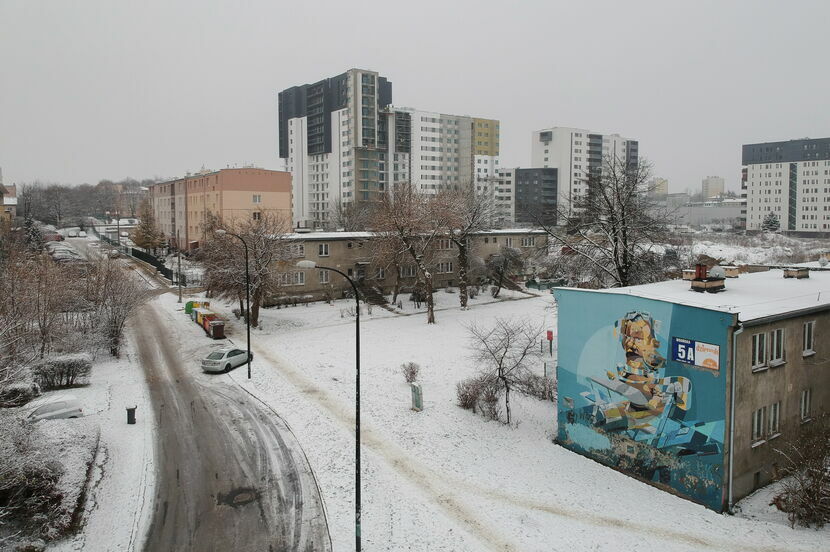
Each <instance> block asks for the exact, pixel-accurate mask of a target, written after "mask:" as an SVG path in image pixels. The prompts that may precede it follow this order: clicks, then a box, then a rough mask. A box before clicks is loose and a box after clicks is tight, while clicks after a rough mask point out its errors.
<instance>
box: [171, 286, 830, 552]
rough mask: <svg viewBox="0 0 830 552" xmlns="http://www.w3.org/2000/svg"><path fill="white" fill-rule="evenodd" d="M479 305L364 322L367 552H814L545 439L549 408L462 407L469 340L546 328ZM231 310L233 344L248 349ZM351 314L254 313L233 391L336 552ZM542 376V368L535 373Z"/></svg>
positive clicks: (751, 517) (522, 403) (774, 517)
mask: <svg viewBox="0 0 830 552" xmlns="http://www.w3.org/2000/svg"><path fill="white" fill-rule="evenodd" d="M502 293H503V294H504V299H505V300H501V301H497V302H493V301H492V299H491V298H490V297H489V296H486V295H480V296H479V298H478V299H476V300H473V301H472V302H471V304H472V305H473V307H472V308H471V309H469V310H467V311H461V310H460V309H459V308H458V296H457V295H456V294H449V293H445V292H444V291H439V292H436V294H435V297H436V300H437V302H438V307H439V308H438V310H437V312H436V319H437V324H435V325H427V324H426V323H425V315H424V314H423V313H421V312H415V309H414V308H413V306H412V303H409V302H408V301H406V300H404V307H405V308H404V314H403V315H400V314H393V313H391V312H389V311H386V310H384V309H381V308H379V307H374V308H373V310H372V313H371V314H368V313H366V312H365V311H364V313H363V316H362V318H361V351H362V354H361V392H362V396H361V423H362V443H363V455H362V462H363V472H362V477H363V485H362V488H363V523H362V528H363V531H362V532H363V543H364V547H365V549H366V550H390V551H391V550H430V551H495V550H500V551H505V550H506V551H517V552H518V551H522V552H524V551H543V550H544V551H550V550H566V551H581V550H608V549H623V550H625V549H631V550H638V551H648V550H655V551H658V550H659V551H665V550H673V551H674V550H681V551H682V550H746V551H750V550H751V551H756V550H770V551H771V550H782V551H784V550H805V551H806V550H821V549H825V550H826V549H828V544H827V543H828V542H830V538H828V537H830V534H828V531H827V530H824V531H815V530H811V529H800V528H796V529H790V527H789V525H788V523H787V521H786V518H785V516H783V515H782V514H780V513H778V512H775V511H774V510H771V509H769V508H768V507H765V505H764V504H762V502H763V501H764V500H766V499H765V498H759V497H758V496H757V493H756V495H753V497H750V498H749V499H748V500H747V503H746V504H747V506H745V507H743V514H742V515H741V516H728V515H719V514H716V513H714V512H711V511H709V510H706V509H705V508H703V507H702V506H698V505H696V504H693V503H691V502H689V501H686V500H684V499H681V498H678V497H675V496H673V495H671V494H668V493H665V492H663V491H660V490H657V489H655V488H652V487H650V486H648V485H646V484H643V483H640V482H639V481H637V480H635V479H632V478H630V477H627V476H625V475H623V474H621V473H618V472H615V471H613V470H611V469H609V468H606V467H603V466H601V465H600V464H598V463H596V462H593V461H591V460H588V459H586V458H583V457H581V456H579V455H576V454H574V453H572V452H569V451H567V450H565V449H563V448H562V447H559V446H557V445H555V444H554V443H553V442H552V436H553V434H554V430H555V423H556V420H555V410H554V405H553V404H552V403H548V402H543V401H539V400H536V399H529V398H524V397H518V396H516V398H515V401H514V408H513V411H514V415H515V420H516V422H517V423H516V424H515V425H514V426H513V427H508V426H505V425H503V424H500V423H497V422H492V421H491V422H488V421H486V420H485V419H484V418H482V417H481V416H479V415H476V414H473V413H472V412H470V411H466V410H462V409H461V408H459V407H458V406H457V405H456V397H455V384H456V382H458V381H460V380H462V379H464V378H466V377H468V376H470V375H472V374H474V373H475V371H476V366H475V365H474V364H473V362H472V361H471V360H470V358H469V357H470V349H469V341H468V338H467V327H468V326H469V325H470V324H472V323H476V324H480V325H484V326H486V325H489V324H491V323H492V322H493V321H494V320H495V319H496V318H498V317H501V318H520V319H524V320H528V321H531V322H537V323H539V324H542V325H544V327H545V328H546V329H549V328H553V327H554V326H555V311H554V310H553V308H552V307H553V305H552V300H551V296H550V295H540V296H536V297H528V296H525V295H522V294H513V293H510V292H504V291H503V292H502ZM157 301H159V302H160V303H161V304H162V306H163V307H164V308H166V309H167V310H168V311H169V312H171V313H175V317H174V319H175V320H176V321H177V323H176V324H177V326H176V328H175V331H176V333H178V334H179V338H180V339H181V342H182V344H183V349H184V350H186V357H187V358H190V359H192V362H193V371H194V377H202V376H201V375H200V374H198V370H199V369H198V365H197V359H198V358H199V357H200V356H201V355H203V354H205V353H206V352H207V351H209V350H210V349H212V348H215V347H217V346H218V345H219V344H220V343H221V342H216V341H211V340H209V339H207V338H206V337H204V332H203V331H202V330H201V329H200V328H199V327H198V326H196V325H195V324H194V323H192V322H190V320H189V318H188V317H187V316H186V315H185V314H184V313H183V312H182V311H180V310H179V309H181V305H178V304H177V303H176V298H175V296H174V295H172V294H165V295H162V296H161V297H159V298H158V299H157ZM231 308H232V306H231V305H224V306H222V305H220V304H218V303H214V309H215V310H218V311H219V312H220V313H222V314H224V315H226V317H228V318H230V319H231V321H230V322H229V323H228V324H229V325H228V333H229V335H230V338H231V340H232V341H233V342H234V344H235V345H236V346H239V347H244V335H245V328H244V324H243V323H240V321H236V320H234V319H233V316H232V315H230V310H231ZM350 308H353V302H351V301H347V300H344V301H337V302H335V303H334V304H332V305H327V304H324V303H316V304H313V305H310V306H307V307H306V306H298V307H289V308H283V309H265V310H263V311H261V318H262V329H254V330H252V349H253V351H254V355H255V360H254V363H253V379H252V380H250V381H249V380H247V379H246V374H245V369H244V368H239V369H237V370H235V371H233V372H231V373H230V374H228V375H221V376H212V377H219V378H229V379H231V380H233V381H236V382H237V383H239V384H240V385H242V386H243V387H244V388H245V389H246V390H248V391H249V392H251V393H252V394H254V395H255V396H257V397H259V398H261V399H262V400H264V401H265V402H267V403H268V404H269V405H270V406H271V407H273V408H274V409H275V410H276V411H277V412H278V413H279V414H280V415H281V416H283V417H284V418H285V419H286V421H287V422H288V423H289V424H290V426H291V427H292V429H293V431H294V432H295V434H296V435H297V437H298V438H299V440H300V442H301V443H302V444H303V447H304V449H305V451H306V453H307V455H308V458H309V460H310V462H311V465H312V467H313V468H314V470H315V472H316V474H317V477H318V480H319V484H320V487H321V489H322V493H323V496H324V500H325V502H326V507H327V511H328V518H329V524H330V530H331V534H332V538H333V542H334V549H335V550H349V549H351V548H352V547H353V546H354V536H353V535H354V517H353V516H354V502H353V496H354V495H353V493H354V389H355V387H354V319H353V318H351V317H350V316H349V315H348V310H349V309H350ZM409 361H412V362H417V363H418V364H420V365H421V374H420V378H419V381H420V382H421V384H422V386H423V390H424V402H425V409H424V411H423V412H414V411H412V410H410V390H409V386H408V385H407V384H406V383H405V382H404V380H403V376H402V375H401V373H400V369H399V367H400V365H401V364H402V363H404V362H409ZM541 371H542V367H541V366H539V372H540V373H541Z"/></svg>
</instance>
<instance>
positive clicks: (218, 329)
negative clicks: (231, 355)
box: [210, 320, 225, 339]
mask: <svg viewBox="0 0 830 552" xmlns="http://www.w3.org/2000/svg"><path fill="white" fill-rule="evenodd" d="M210 337H212V338H213V339H225V323H224V322H222V321H221V320H211V321H210Z"/></svg>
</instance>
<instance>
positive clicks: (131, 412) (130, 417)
mask: <svg viewBox="0 0 830 552" xmlns="http://www.w3.org/2000/svg"><path fill="white" fill-rule="evenodd" d="M136 408H138V405H136V406H128V407H127V423H128V424H134V423H135V409H136Z"/></svg>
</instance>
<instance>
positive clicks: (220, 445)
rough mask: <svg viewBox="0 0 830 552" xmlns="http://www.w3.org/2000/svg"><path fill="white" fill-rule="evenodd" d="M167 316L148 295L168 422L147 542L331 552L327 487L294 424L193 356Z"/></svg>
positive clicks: (149, 371)
mask: <svg viewBox="0 0 830 552" xmlns="http://www.w3.org/2000/svg"><path fill="white" fill-rule="evenodd" d="M164 318H165V317H164V315H163V314H160V313H159V312H158V311H157V310H156V307H155V306H154V305H153V304H148V305H146V306H145V307H143V310H142V312H141V313H140V315H139V316H137V317H136V321H138V323H137V324H135V327H136V328H137V330H136V332H137V340H136V341H137V344H138V353H139V357H140V360H141V364H142V365H143V367H144V370H145V371H146V375H147V381H148V383H149V387H150V392H151V397H152V401H153V405H154V406H153V409H154V411H155V412H154V414H155V416H156V417H157V420H156V421H157V427H158V447H157V453H156V466H157V468H156V469H157V474H156V492H155V497H154V508H153V512H152V521H151V523H150V528H149V532H148V536H147V539H146V541H145V548H144V549H145V550H146V551H151V552H155V551H165V552H166V551H180V550H182V551H184V550H192V551H199V552H203V551H249V550H250V551H273V552H282V551H292V552H293V551H303V552H306V551H308V552H311V551H314V552H317V551H330V550H331V541H330V539H329V536H328V529H327V525H326V519H325V515H324V510H323V505H322V501H321V499H320V495H319V491H318V488H317V485H316V483H315V481H314V478H313V475H312V473H311V470H310V467H309V466H308V463H307V461H306V459H305V456H304V455H303V453H302V450H301V449H300V446H299V443H297V441H296V439H295V438H294V436H293V435H292V433H291V432H290V431H289V430H288V428H287V427H286V426H285V424H284V423H283V422H282V421H281V420H280V418H279V417H278V416H276V415H275V414H274V413H273V412H271V411H270V410H268V409H267V408H265V407H264V406H262V405H261V404H260V403H259V402H258V401H256V400H255V399H253V398H252V397H251V396H249V395H248V394H247V393H245V392H244V391H243V390H241V389H240V388H239V387H238V386H236V385H234V384H233V383H231V382H230V380H229V379H228V378H227V377H225V376H218V375H217V376H212V377H205V376H202V375H201V374H199V373H198V368H197V367H196V366H195V365H192V366H191V364H193V363H192V361H191V362H189V363H188V364H187V365H185V363H184V362H183V361H182V359H181V357H180V355H179V352H178V348H177V344H176V343H173V342H172V341H171V339H170V337H169V336H170V332H167V331H165V324H164ZM239 370H244V367H242V368H239ZM125 498H126V497H125Z"/></svg>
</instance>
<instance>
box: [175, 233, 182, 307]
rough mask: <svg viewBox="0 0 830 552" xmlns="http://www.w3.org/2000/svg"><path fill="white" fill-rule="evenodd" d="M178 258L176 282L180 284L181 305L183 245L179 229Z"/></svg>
mask: <svg viewBox="0 0 830 552" xmlns="http://www.w3.org/2000/svg"><path fill="white" fill-rule="evenodd" d="M176 256H177V257H178V259H179V268H178V270H179V274H178V275H177V277H176V282H177V283H178V284H179V303H181V302H182V244H181V243H180V242H179V229H178V228H176Z"/></svg>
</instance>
